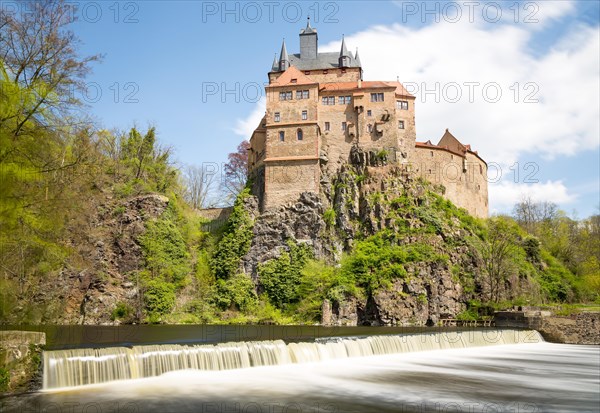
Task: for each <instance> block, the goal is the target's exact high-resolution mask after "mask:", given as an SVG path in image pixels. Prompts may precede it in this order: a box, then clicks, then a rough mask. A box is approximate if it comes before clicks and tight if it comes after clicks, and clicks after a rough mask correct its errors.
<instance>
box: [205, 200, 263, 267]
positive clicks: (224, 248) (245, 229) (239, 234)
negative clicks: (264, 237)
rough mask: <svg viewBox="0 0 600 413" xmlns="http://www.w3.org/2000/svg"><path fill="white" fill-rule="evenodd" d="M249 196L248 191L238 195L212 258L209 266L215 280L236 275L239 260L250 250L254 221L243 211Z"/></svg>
mask: <svg viewBox="0 0 600 413" xmlns="http://www.w3.org/2000/svg"><path fill="white" fill-rule="evenodd" d="M249 196H250V190H249V189H245V190H243V191H242V192H241V193H240V194H239V195H238V197H237V199H236V201H235V205H234V206H233V211H232V212H231V215H230V216H229V220H228V221H227V224H226V226H225V230H224V232H223V236H222V238H221V239H220V240H219V243H218V244H217V247H216V250H215V252H214V254H213V256H212V259H211V263H210V266H211V269H212V271H213V273H214V274H215V276H216V277H217V278H228V277H231V276H233V275H235V274H237V273H238V270H239V267H240V260H241V258H242V257H243V256H244V255H246V253H247V252H248V250H249V249H250V244H251V243H252V228H253V227H254V221H253V219H252V218H251V217H250V215H249V214H248V212H247V211H246V210H245V209H244V201H245V199H246V198H247V197H249Z"/></svg>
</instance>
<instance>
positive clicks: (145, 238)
mask: <svg viewBox="0 0 600 413" xmlns="http://www.w3.org/2000/svg"><path fill="white" fill-rule="evenodd" d="M171 205H172V204H169V208H168V209H167V210H166V211H165V212H164V213H163V215H162V216H161V217H160V218H159V219H158V220H156V221H150V222H148V223H147V225H146V232H145V233H144V234H143V235H141V236H140V237H139V242H140V245H141V247H142V251H143V253H144V259H145V261H146V268H147V269H148V270H150V271H151V273H152V275H153V277H162V278H164V279H165V280H167V281H169V282H171V283H175V284H179V283H183V281H184V279H185V278H186V276H187V275H188V274H189V273H190V272H191V266H190V254H189V253H188V247H187V244H186V242H185V240H184V238H183V235H182V233H181V231H180V228H179V227H178V225H177V219H178V216H177V213H176V211H175V210H174V206H171Z"/></svg>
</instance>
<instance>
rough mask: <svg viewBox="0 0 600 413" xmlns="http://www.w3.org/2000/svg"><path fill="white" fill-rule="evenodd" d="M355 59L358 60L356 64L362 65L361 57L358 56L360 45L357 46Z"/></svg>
mask: <svg viewBox="0 0 600 413" xmlns="http://www.w3.org/2000/svg"><path fill="white" fill-rule="evenodd" d="M354 60H355V61H356V66H358V67H362V64H361V63H360V57H359V56H358V47H357V48H356V54H355V55H354Z"/></svg>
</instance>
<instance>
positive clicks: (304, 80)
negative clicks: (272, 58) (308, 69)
mask: <svg viewBox="0 0 600 413" xmlns="http://www.w3.org/2000/svg"><path fill="white" fill-rule="evenodd" d="M292 80H294V81H292ZM316 83H317V82H315V81H314V80H311V79H310V78H309V77H308V76H306V75H305V74H304V73H302V72H301V71H299V70H298V69H296V68H295V67H294V66H290V67H289V68H288V70H286V71H285V72H283V74H282V75H281V76H279V77H278V78H277V79H276V80H274V81H273V82H271V83H270V84H269V85H268V86H267V87H277V86H290V85H314V84H316Z"/></svg>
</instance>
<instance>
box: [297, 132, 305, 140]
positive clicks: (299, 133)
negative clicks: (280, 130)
mask: <svg viewBox="0 0 600 413" xmlns="http://www.w3.org/2000/svg"><path fill="white" fill-rule="evenodd" d="M296 136H297V137H298V140H299V141H301V140H302V138H303V137H304V136H303V135H302V129H298V131H297V132H296Z"/></svg>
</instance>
